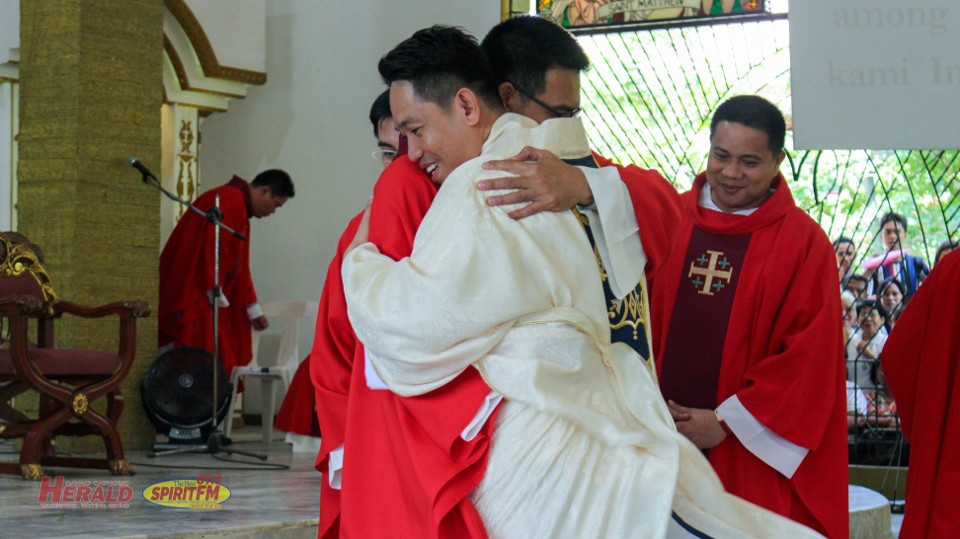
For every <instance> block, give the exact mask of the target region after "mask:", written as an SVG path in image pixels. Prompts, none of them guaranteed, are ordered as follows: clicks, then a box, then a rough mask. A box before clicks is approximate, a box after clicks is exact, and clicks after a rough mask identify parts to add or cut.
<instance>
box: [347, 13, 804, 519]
mask: <svg viewBox="0 0 960 539" xmlns="http://www.w3.org/2000/svg"><path fill="white" fill-rule="evenodd" d="M482 57H483V56H482V53H481V52H480V49H479V47H478V46H477V44H476V41H475V40H474V39H473V38H472V37H470V36H468V35H466V34H464V33H463V32H462V31H460V30H458V29H454V28H449V27H432V28H428V29H425V30H421V31H419V32H417V33H415V34H414V35H413V37H411V38H409V39H407V40H406V41H404V42H402V43H401V44H399V45H398V46H397V47H395V48H394V49H393V50H392V51H391V52H390V53H388V54H387V55H386V56H385V57H384V58H383V59H381V61H380V65H379V69H380V74H381V76H382V77H383V78H384V80H385V82H387V83H388V84H389V85H390V104H391V109H392V112H393V116H394V120H395V122H396V124H397V126H398V128H399V129H400V131H401V133H403V134H404V135H406V136H407V137H408V142H409V154H408V156H409V159H411V160H412V161H414V162H417V163H418V164H419V165H420V167H421V168H422V169H423V170H424V171H426V172H427V174H429V175H430V176H431V178H432V179H433V180H434V181H436V182H438V183H441V182H442V187H441V189H440V192H439V194H438V196H437V198H436V199H435V201H434V202H433V205H432V206H431V208H430V210H429V212H428V214H427V216H426V218H425V219H424V220H423V222H422V224H421V226H420V229H419V231H418V233H417V237H416V241H415V243H414V249H413V254H412V255H411V257H409V258H406V259H403V260H401V261H399V262H394V261H393V260H391V259H389V258H388V257H385V256H382V255H380V254H379V253H378V252H377V250H376V248H375V247H374V246H373V245H372V244H362V245H359V244H361V243H362V242H363V241H364V240H365V232H364V228H363V226H362V225H361V230H360V232H359V233H358V237H357V239H356V240H355V241H354V243H355V244H358V245H359V247H357V248H355V249H353V250H352V251H351V252H350V253H349V254H348V256H347V257H346V259H345V260H344V264H343V278H344V291H345V294H346V298H347V303H348V310H349V314H350V319H351V322H352V325H353V327H354V329H355V331H356V333H357V335H358V337H359V338H360V340H361V341H362V342H363V343H364V345H365V346H366V350H367V352H368V356H369V359H370V362H371V365H372V367H373V369H374V370H375V371H376V375H377V376H378V377H379V379H380V380H381V381H382V382H383V383H385V384H386V386H387V387H389V388H390V389H391V390H392V391H394V392H396V393H398V394H400V395H419V394H423V393H426V392H429V391H432V390H434V389H437V388H439V387H442V386H443V385H444V384H446V383H447V382H449V381H451V380H453V379H454V378H455V377H456V376H457V375H458V374H459V373H461V372H463V371H464V370H465V369H471V368H476V369H478V370H479V372H480V373H481V375H482V376H483V378H484V380H485V381H486V382H487V383H488V384H489V386H490V387H491V388H492V389H493V390H494V391H495V395H493V396H492V398H493V399H494V400H495V399H497V398H499V397H502V398H503V399H504V401H503V402H502V403H501V404H500V410H499V413H498V415H497V416H496V419H495V421H496V424H495V429H494V434H493V440H492V443H491V446H490V449H489V460H488V463H487V472H486V475H485V476H484V478H483V480H482V482H481V483H480V485H479V486H478V487H477V488H476V489H475V490H474V491H473V493H472V495H471V497H472V499H473V501H474V503H475V505H476V508H477V510H478V512H479V514H480V516H481V518H482V520H483V523H484V526H485V527H486V529H487V532H488V534H489V535H490V536H491V537H578V538H579V537H704V536H707V537H731V538H733V537H736V538H740V537H818V536H819V535H817V534H816V533H815V532H813V531H811V530H809V529H807V528H805V527H803V526H800V525H798V524H796V523H793V522H791V521H789V520H787V519H784V518H782V517H779V516H777V515H775V514H773V513H771V512H768V511H766V510H763V509H760V508H759V507H756V506H754V505H752V504H749V503H747V502H744V501H743V500H740V499H738V498H736V497H734V496H731V495H728V494H726V493H725V492H724V491H723V487H722V485H721V484H720V482H719V480H718V479H717V477H716V475H715V474H714V472H713V470H712V468H711V467H710V465H709V463H708V462H707V461H706V460H705V459H704V457H703V455H702V454H701V453H700V452H699V450H698V449H697V448H696V447H695V446H694V445H693V444H692V443H690V442H689V441H688V440H687V439H686V438H684V437H683V436H682V435H680V434H679V433H677V432H676V429H675V427H674V424H673V420H672V418H671V416H670V413H669V411H668V410H667V407H666V405H665V404H664V402H663V400H662V397H661V396H660V393H659V391H658V389H657V386H656V383H655V381H654V379H653V373H652V372H651V370H650V369H649V368H648V367H647V366H646V364H645V363H644V362H643V361H642V360H641V359H640V357H639V356H638V355H637V354H636V353H635V352H634V351H633V350H631V349H630V348H629V347H627V346H625V345H622V344H617V345H611V344H610V330H609V325H608V322H607V307H606V305H605V302H604V294H603V290H602V286H601V279H600V275H599V272H598V269H597V264H596V262H595V257H594V253H593V249H592V248H591V246H590V242H589V241H588V239H587V237H586V236H585V235H584V233H583V230H582V228H581V225H580V223H579V222H578V221H577V218H576V216H575V215H574V213H573V212H568V213H558V214H554V213H543V214H538V215H535V216H532V217H529V218H527V219H523V220H521V221H515V220H513V219H511V218H510V217H509V216H508V215H507V212H508V211H509V210H510V209H511V207H509V206H507V207H490V206H488V205H487V204H486V203H485V201H484V196H483V194H482V193H481V192H479V191H478V190H477V189H476V183H477V181H479V180H481V179H484V178H493V177H497V176H502V174H503V173H501V172H496V171H485V170H483V169H482V168H481V163H483V162H484V161H487V160H490V159H504V158H508V157H510V156H512V155H515V154H517V153H518V152H519V151H520V149H522V148H523V147H524V146H528V145H529V146H536V147H538V148H545V149H547V150H550V151H551V152H553V153H555V154H556V155H557V156H559V157H560V158H562V159H577V158H580V157H584V156H587V155H589V154H590V150H589V147H588V145H587V140H586V135H585V133H584V131H583V127H582V124H581V122H580V121H579V120H578V119H576V118H571V119H566V118H559V119H553V120H547V121H545V122H543V123H542V124H540V125H539V126H537V124H536V123H535V122H533V121H532V120H529V119H527V118H524V117H521V116H518V115H515V114H509V113H507V114H504V113H503V108H502V105H501V104H500V100H499V98H498V95H497V91H496V84H495V82H494V81H493V77H492V75H491V74H490V73H489V72H477V71H478V70H477V69H475V66H477V64H478V61H477V59H478V58H480V59H482ZM480 63H482V61H481V62H480ZM468 66H469V67H468ZM486 417H487V416H485V415H484V414H483V412H481V413H478V418H477V421H479V422H481V423H482V422H483V421H484V420H485V418H486ZM465 430H469V427H468V429H465Z"/></svg>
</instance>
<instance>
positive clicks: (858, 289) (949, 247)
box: [833, 213, 958, 433]
mask: <svg viewBox="0 0 960 539" xmlns="http://www.w3.org/2000/svg"><path fill="white" fill-rule="evenodd" d="M878 235H879V236H880V238H881V240H882V243H883V245H884V251H883V252H882V253H879V254H876V255H870V256H864V257H863V258H862V259H861V260H859V261H858V260H857V246H856V243H854V240H853V239H851V238H850V237H847V236H840V237H839V238H837V239H836V240H835V241H834V242H833V247H834V251H835V253H836V256H837V269H838V272H839V276H840V288H841V290H840V295H841V296H840V297H841V303H842V309H843V329H844V342H845V354H846V362H847V415H848V417H847V427H848V430H849V431H850V432H851V433H855V432H858V431H861V430H862V429H864V428H865V427H866V428H880V429H898V428H899V427H900V419H899V416H898V414H897V404H896V402H895V401H894V399H893V396H892V395H891V393H890V389H889V388H888V387H887V384H886V377H885V376H884V373H883V369H882V368H881V367H880V357H881V355H882V353H883V348H884V345H885V344H886V342H887V337H888V336H889V334H890V331H891V330H892V329H893V327H894V326H895V325H896V324H897V321H898V320H899V318H900V315H901V314H902V313H903V310H904V308H905V307H906V306H907V304H908V303H909V301H910V298H911V297H912V296H913V295H914V294H915V293H916V291H917V289H918V288H919V286H920V285H921V284H922V283H923V280H924V278H925V277H926V276H927V275H928V274H929V273H930V267H929V266H928V265H927V263H926V261H925V260H924V259H923V258H922V257H920V256H918V255H913V254H910V252H909V249H907V248H905V247H903V245H904V244H905V243H906V240H907V220H906V218H904V216H903V215H900V214H898V213H887V214H885V215H883V216H882V217H881V218H880V228H879V231H878ZM957 246H958V244H957V242H956V241H954V240H949V239H948V240H946V241H944V242H943V243H941V244H940V245H939V247H938V248H937V251H936V255H935V257H934V265H936V264H937V263H938V262H939V261H940V260H941V259H942V258H943V257H944V256H945V255H946V254H948V253H950V252H951V251H953V250H954V249H956V248H957ZM858 269H859V270H861V271H860V272H858V271H857V270H858Z"/></svg>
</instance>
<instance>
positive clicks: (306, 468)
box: [0, 427, 320, 539]
mask: <svg viewBox="0 0 960 539" xmlns="http://www.w3.org/2000/svg"><path fill="white" fill-rule="evenodd" d="M233 439H234V444H233V445H232V446H230V447H231V448H236V449H241V450H244V451H251V452H260V453H264V454H266V455H267V460H266V461H265V463H266V464H267V465H269V466H270V467H271V468H272V469H270V468H265V467H263V466H258V464H259V463H261V461H259V460H257V459H249V458H244V457H240V456H233V457H228V456H226V455H224V454H219V455H217V457H220V458H228V459H231V461H230V462H226V461H223V460H218V459H217V458H215V457H214V455H210V454H209V453H192V454H182V455H175V456H174V455H171V456H165V457H162V458H160V457H158V458H154V459H150V458H147V455H146V452H144V451H129V452H127V460H129V461H130V462H131V464H132V465H133V467H134V469H135V470H136V475H135V476H132V477H127V476H122V477H118V476H111V475H110V474H109V473H107V472H106V471H103V472H101V471H96V470H78V469H66V468H62V469H56V468H50V469H48V470H45V471H47V473H49V474H51V475H53V476H54V477H56V476H57V475H62V477H63V479H64V481H65V484H67V485H70V484H73V485H77V484H79V483H69V482H80V481H90V485H96V482H98V481H104V482H106V484H105V486H107V485H109V486H113V487H114V489H115V491H118V490H119V489H120V488H121V487H125V486H129V487H131V488H132V491H133V498H132V499H131V500H130V501H129V503H128V507H126V508H116V507H114V508H92V507H90V506H89V505H88V506H85V507H70V508H52V507H42V505H41V503H40V502H39V501H38V496H39V494H40V486H41V484H40V482H38V481H24V480H22V479H20V478H19V477H17V476H10V475H0V499H2V501H0V537H16V538H34V539H43V538H48V537H51V538H52V537H57V538H59V537H90V538H93V537H96V538H115V537H117V538H118V537H138V538H145V537H149V538H154V537H157V538H159V537H178V538H187V537H249V538H253V537H258V538H259V537H282V538H294V537H316V533H317V531H316V524H317V515H318V508H319V492H320V475H319V474H318V473H316V471H314V469H313V462H314V459H315V456H314V455H310V454H303V453H292V452H291V450H290V445H288V444H285V443H284V442H283V441H282V440H278V441H274V442H273V443H272V444H270V445H269V446H268V445H267V444H264V443H263V442H261V441H259V440H260V430H259V427H254V428H248V429H243V430H242V431H238V432H235V433H234V436H233ZM244 440H255V441H244ZM4 450H5V451H7V452H8V454H0V459H4V460H15V459H16V456H15V455H10V454H9V451H10V449H9V446H6V447H2V448H0V452H2V451H4ZM279 467H283V468H284V469H276V468H279ZM200 473H205V474H217V473H219V474H221V475H222V480H221V484H222V485H223V486H225V487H227V488H228V489H229V490H230V497H229V498H228V499H227V500H225V501H224V502H223V503H222V504H221V508H220V509H217V510H210V509H175V508H170V507H164V506H159V505H155V504H153V503H151V502H148V501H147V500H146V499H145V498H144V496H143V495H142V493H143V492H144V490H145V489H146V488H147V487H149V486H150V485H153V484H156V483H160V482H164V481H171V480H177V479H197V476H198V474H200ZM126 490H127V492H129V489H126ZM48 499H50V498H48ZM112 505H117V504H112Z"/></svg>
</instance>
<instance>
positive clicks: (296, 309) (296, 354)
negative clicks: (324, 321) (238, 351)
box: [224, 301, 318, 444]
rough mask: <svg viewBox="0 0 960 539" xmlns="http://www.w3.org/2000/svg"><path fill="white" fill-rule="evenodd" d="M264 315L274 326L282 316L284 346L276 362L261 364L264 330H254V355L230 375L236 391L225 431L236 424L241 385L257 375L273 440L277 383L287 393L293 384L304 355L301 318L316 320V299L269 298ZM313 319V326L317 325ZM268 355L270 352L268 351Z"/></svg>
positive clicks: (266, 429)
mask: <svg viewBox="0 0 960 539" xmlns="http://www.w3.org/2000/svg"><path fill="white" fill-rule="evenodd" d="M260 308H261V309H263V314H264V316H266V317H267V319H268V320H269V321H270V326H271V327H276V326H275V324H276V323H277V322H280V321H281V319H282V325H281V330H280V346H279V348H278V350H277V355H276V362H275V365H274V366H270V367H262V366H261V365H260V363H261V361H260V356H259V347H260V336H261V335H262V334H263V332H262V331H257V330H255V329H254V330H253V338H252V341H251V348H252V349H253V359H252V360H251V361H250V364H249V365H247V366H245V367H235V368H234V369H233V374H232V375H231V376H230V382H231V383H232V384H233V394H232V395H231V396H230V409H229V410H228V411H227V416H226V420H225V421H224V423H225V427H224V434H225V435H226V436H230V431H231V430H232V427H233V413H234V408H235V406H236V404H237V387H238V386H239V385H240V384H239V382H240V379H241V378H250V377H255V378H259V379H260V387H261V388H262V392H261V399H260V400H261V404H260V407H261V410H260V413H261V418H262V419H261V421H262V425H263V441H264V442H266V443H268V444H269V443H270V442H271V441H272V438H273V419H274V408H275V407H276V399H277V384H276V383H275V382H280V384H281V385H282V386H283V391H284V393H285V392H286V391H287V388H288V387H290V380H292V379H293V373H294V372H296V370H297V367H298V366H299V365H300V360H301V359H303V356H301V355H300V347H299V343H300V320H301V319H302V318H307V319H308V320H310V321H315V320H316V317H317V308H318V305H317V302H316V301H269V302H266V303H262V304H260ZM313 326H314V324H313V323H311V325H310V328H311V330H312V329H313ZM264 355H266V354H264Z"/></svg>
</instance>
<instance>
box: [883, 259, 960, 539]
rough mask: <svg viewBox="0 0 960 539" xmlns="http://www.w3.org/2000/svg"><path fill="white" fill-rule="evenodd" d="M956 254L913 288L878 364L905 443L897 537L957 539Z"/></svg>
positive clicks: (959, 354)
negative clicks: (900, 521) (906, 454)
mask: <svg viewBox="0 0 960 539" xmlns="http://www.w3.org/2000/svg"><path fill="white" fill-rule="evenodd" d="M958 298H960V253H956V252H954V253H951V254H949V255H947V256H945V257H944V258H943V259H941V261H940V262H939V263H937V264H936V265H935V266H934V267H933V271H932V272H931V273H930V275H929V276H928V277H927V279H926V280H924V282H923V285H922V286H920V287H919V288H917V293H916V294H915V295H914V296H913V299H912V300H910V303H909V304H908V305H907V308H906V309H905V310H904V311H903V315H901V317H900V320H899V321H898V322H897V325H896V326H895V327H894V328H893V331H891V332H890V338H889V339H887V343H886V345H885V346H884V348H883V356H882V358H881V359H880V363H881V365H882V366H883V372H884V374H885V375H886V377H887V385H888V386H890V390H891V391H892V392H893V396H894V398H895V399H896V401H897V408H898V409H899V412H900V422H901V425H902V426H903V434H904V436H906V437H907V439H908V440H909V441H910V448H911V449H910V471H909V473H907V500H906V506H905V509H906V512H905V514H904V517H903V525H902V526H901V527H900V537H902V538H904V539H913V538H918V539H919V538H922V537H960V520H957V499H958V498H960V482H958V481H957V473H958V470H960V426H958V425H960V423H958V421H957V417H958V414H960V389H958V388H960V368H958V367H960V301H958Z"/></svg>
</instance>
